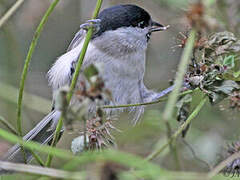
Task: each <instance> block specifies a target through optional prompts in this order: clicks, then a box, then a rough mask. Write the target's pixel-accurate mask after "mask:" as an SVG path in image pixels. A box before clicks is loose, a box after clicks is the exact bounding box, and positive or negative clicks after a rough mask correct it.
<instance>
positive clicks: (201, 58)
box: [176, 1, 240, 175]
mask: <svg viewBox="0 0 240 180" xmlns="http://www.w3.org/2000/svg"><path fill="white" fill-rule="evenodd" d="M204 11H205V9H204V6H203V4H202V3H201V2H200V1H199V3H196V4H193V5H192V6H191V7H190V10H189V11H188V12H187V14H186V17H187V20H188V22H189V25H190V26H191V27H195V28H196V29H197V30H198V37H197V40H196V41H195V45H194V49H193V54H192V63H191V64H190V65H189V67H188V71H187V72H186V74H185V82H188V83H189V85H190V87H191V88H199V89H200V90H201V91H202V93H203V94H205V95H207V96H208V98H209V100H210V102H211V104H213V105H215V104H217V103H219V102H221V101H223V100H224V99H227V100H229V104H230V105H229V107H230V108H232V109H236V110H239V105H240V94H239V91H240V39H238V38H237V37H236V36H235V34H233V33H231V32H228V31H224V32H218V33H213V34H208V33H207V29H208V28H209V27H210V26H211V25H210V24H209V23H208V22H207V21H206V18H205V16H204ZM180 35H181V38H179V39H178V41H179V44H178V45H177V46H178V47H180V48H183V47H185V43H186V42H187V39H188V34H187V33H185V34H184V33H180ZM192 100H193V96H192V95H191V94H187V95H185V96H183V97H181V98H179V101H178V103H177V104H176V106H177V109H178V111H177V120H178V121H179V122H180V123H184V122H185V121H186V119H187V118H188V116H189V112H190V108H191V107H190V104H191V102H192ZM188 129H189V126H187V127H186V128H185V130H183V131H182V136H183V137H184V136H185V135H186V133H187V131H188ZM233 151H234V152H236V151H239V143H235V144H233V145H232V147H231V148H230V147H229V150H228V153H229V156H230V155H231V154H233ZM239 167H240V160H239V159H236V160H234V161H233V162H231V163H230V164H229V165H227V167H226V168H225V170H224V171H223V172H225V173H232V174H233V175H234V174H235V173H237V174H238V175H239V172H240V171H239Z"/></svg>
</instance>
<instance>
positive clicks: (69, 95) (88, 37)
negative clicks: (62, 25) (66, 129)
mask: <svg viewBox="0 0 240 180" xmlns="http://www.w3.org/2000/svg"><path fill="white" fill-rule="evenodd" d="M102 1H103V0H98V1H97V4H96V8H95V10H94V13H93V16H92V19H96V18H97V16H98V13H99V11H100V8H101V5H102ZM92 34H93V29H92V28H90V29H89V30H88V32H87V35H86V38H85V41H84V44H83V48H82V49H81V53H80V55H79V58H78V62H77V65H76V68H75V72H74V74H73V78H72V82H71V85H70V90H69V93H68V94H67V103H68V104H69V103H70V101H71V98H72V96H73V92H74V89H75V86H76V84H77V80H78V76H79V73H80V70H81V66H82V63H83V59H84V57H85V54H86V52H87V48H88V44H89V42H90V40H91V38H92ZM62 125H63V116H61V117H60V119H59V120H58V124H57V127H56V131H55V134H54V137H53V141H52V144H51V146H53V147H54V146H56V144H57V140H58V139H59V135H60V131H61V129H62ZM52 158H53V156H52V155H50V154H49V155H48V157H47V161H46V166H47V167H50V165H51V162H52Z"/></svg>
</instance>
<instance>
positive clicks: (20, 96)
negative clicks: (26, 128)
mask: <svg viewBox="0 0 240 180" xmlns="http://www.w3.org/2000/svg"><path fill="white" fill-rule="evenodd" d="M58 2H59V0H55V1H53V3H52V4H51V5H50V6H49V8H48V10H47V11H46V13H45V14H44V16H43V18H42V20H41V22H40V24H39V25H38V27H37V30H36V32H35V34H34V36H33V40H32V42H31V44H30V47H29V50H28V54H27V57H26V60H25V64H24V67H23V72H22V75H21V80H20V87H19V94H18V104H17V130H18V134H19V136H21V137H22V121H21V113H22V99H23V90H24V85H25V81H26V77H27V73H28V67H29V64H30V61H31V58H32V54H33V52H34V50H35V47H36V45H37V41H38V39H39V36H40V34H41V32H42V29H43V27H44V25H45V24H46V22H47V20H48V17H49V16H50V14H51V13H52V11H53V10H54V8H55V6H56V5H57V3H58ZM22 151H23V154H24V159H26V157H25V152H24V150H23V148H22Z"/></svg>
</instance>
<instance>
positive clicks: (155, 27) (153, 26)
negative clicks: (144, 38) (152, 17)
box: [149, 21, 170, 33]
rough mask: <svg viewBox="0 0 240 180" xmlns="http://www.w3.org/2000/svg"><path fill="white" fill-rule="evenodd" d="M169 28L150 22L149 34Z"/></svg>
mask: <svg viewBox="0 0 240 180" xmlns="http://www.w3.org/2000/svg"><path fill="white" fill-rule="evenodd" d="M169 27H170V26H169V25H167V26H163V25H162V24H160V23H158V22H155V21H152V23H151V28H150V30H149V32H150V33H152V32H157V31H165V30H167V29H168V28H169Z"/></svg>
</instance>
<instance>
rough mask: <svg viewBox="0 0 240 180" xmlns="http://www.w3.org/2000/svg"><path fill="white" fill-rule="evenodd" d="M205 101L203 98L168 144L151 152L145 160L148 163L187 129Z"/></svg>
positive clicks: (205, 98)
mask: <svg viewBox="0 0 240 180" xmlns="http://www.w3.org/2000/svg"><path fill="white" fill-rule="evenodd" d="M206 101H207V97H204V98H203V99H202V100H201V101H200V103H199V104H198V105H197V107H196V108H195V109H194V111H193V112H192V113H191V114H190V116H189V117H188V118H187V120H186V121H185V123H184V124H182V125H181V126H180V127H179V129H178V130H177V131H176V132H175V133H174V134H173V135H172V136H171V137H170V138H169V139H168V142H167V143H165V144H164V145H163V146H162V147H161V148H159V149H157V150H156V151H154V152H152V153H151V154H150V155H149V156H148V157H147V158H146V160H148V161H150V160H152V159H154V158H155V157H157V156H158V155H159V154H160V153H161V152H162V151H163V150H164V149H165V148H166V147H167V146H168V145H169V144H170V143H171V142H172V141H173V140H175V139H176V138H177V137H178V136H179V135H180V134H181V133H182V131H183V130H184V129H185V128H186V127H187V125H188V124H189V123H190V122H191V121H192V120H193V119H194V118H195V117H196V116H197V114H198V113H199V112H200V110H201V109H202V107H203V106H204V104H205V103H206Z"/></svg>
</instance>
